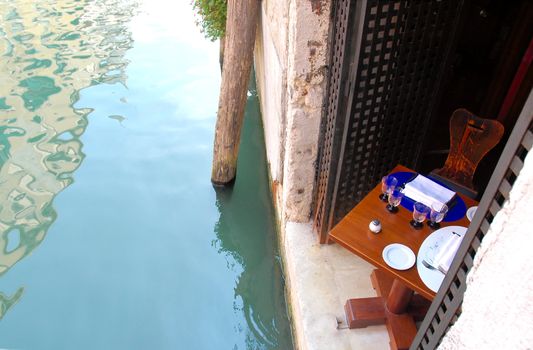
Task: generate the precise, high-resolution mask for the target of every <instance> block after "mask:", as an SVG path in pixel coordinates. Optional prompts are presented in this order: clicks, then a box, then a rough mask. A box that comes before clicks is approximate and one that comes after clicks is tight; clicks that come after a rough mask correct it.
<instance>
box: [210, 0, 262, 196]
mask: <svg viewBox="0 0 533 350" xmlns="http://www.w3.org/2000/svg"><path fill="white" fill-rule="evenodd" d="M259 4H260V0H228V11H227V18H226V35H225V41H226V42H225V49H224V64H223V67H222V83H221V86H220V97H219V103H218V113H217V123H216V129H215V142H214V147H213V168H212V172H211V182H212V183H213V184H214V185H219V186H224V185H227V184H229V183H231V182H232V181H233V179H234V178H235V173H236V169H237V155H238V153H239V141H240V135H241V127H242V122H243V118H244V107H245V105H246V98H247V94H246V93H247V91H248V82H249V79H250V72H251V68H252V61H253V50H254V43H255V31H256V27H257V20H258V15H259V13H258V11H259Z"/></svg>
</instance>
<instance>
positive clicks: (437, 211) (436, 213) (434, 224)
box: [428, 202, 448, 229]
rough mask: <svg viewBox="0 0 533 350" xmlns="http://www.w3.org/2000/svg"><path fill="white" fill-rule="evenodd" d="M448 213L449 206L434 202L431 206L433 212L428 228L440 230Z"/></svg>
mask: <svg viewBox="0 0 533 350" xmlns="http://www.w3.org/2000/svg"><path fill="white" fill-rule="evenodd" d="M447 212H448V206H447V205H446V204H444V203H441V202H434V203H433V204H431V212H430V213H429V220H428V226H429V227H431V228H432V229H438V228H439V227H440V224H439V222H441V221H442V220H443V219H444V217H445V216H446V213H447Z"/></svg>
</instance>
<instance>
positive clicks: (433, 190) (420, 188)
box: [404, 175, 455, 208]
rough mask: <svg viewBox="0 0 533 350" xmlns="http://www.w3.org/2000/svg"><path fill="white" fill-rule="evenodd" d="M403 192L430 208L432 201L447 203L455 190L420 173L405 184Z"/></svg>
mask: <svg viewBox="0 0 533 350" xmlns="http://www.w3.org/2000/svg"><path fill="white" fill-rule="evenodd" d="M404 194H405V195H406V196H407V197H409V198H411V199H412V200H414V201H415V202H422V203H424V204H425V205H427V206H428V207H430V208H431V205H432V204H433V203H434V202H441V203H448V202H449V201H450V200H451V199H452V198H453V196H455V192H453V191H451V190H449V189H447V188H446V187H444V186H441V185H439V184H438V183H436V182H434V181H431V180H430V179H428V178H427V177H425V176H422V175H418V176H417V177H415V179H414V180H413V181H411V182H408V183H407V184H405V189H404Z"/></svg>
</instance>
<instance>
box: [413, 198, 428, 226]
mask: <svg viewBox="0 0 533 350" xmlns="http://www.w3.org/2000/svg"><path fill="white" fill-rule="evenodd" d="M428 213H429V208H428V207H427V205H425V204H424V203H421V202H416V203H415V204H414V205H413V220H411V222H410V224H411V226H413V227H414V228H416V229H417V230H418V229H421V228H422V226H424V225H423V224H422V223H423V222H424V220H426V216H427V215H428Z"/></svg>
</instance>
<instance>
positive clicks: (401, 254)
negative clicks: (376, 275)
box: [382, 243, 416, 270]
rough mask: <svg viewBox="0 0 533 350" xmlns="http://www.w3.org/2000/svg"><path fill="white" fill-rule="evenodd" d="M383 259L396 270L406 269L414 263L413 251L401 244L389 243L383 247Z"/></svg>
mask: <svg viewBox="0 0 533 350" xmlns="http://www.w3.org/2000/svg"><path fill="white" fill-rule="evenodd" d="M382 256H383V260H385V262H386V263H387V265H389V266H390V267H392V268H393V269H396V270H407V269H408V268H410V267H412V266H413V265H414V264H415V260H416V258H415V253H413V251H412V250H411V249H410V248H409V247H407V246H404V245H403V244H399V243H393V244H389V245H388V246H386V247H385V248H384V249H383V253H382Z"/></svg>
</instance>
